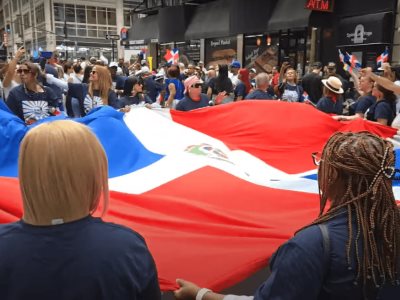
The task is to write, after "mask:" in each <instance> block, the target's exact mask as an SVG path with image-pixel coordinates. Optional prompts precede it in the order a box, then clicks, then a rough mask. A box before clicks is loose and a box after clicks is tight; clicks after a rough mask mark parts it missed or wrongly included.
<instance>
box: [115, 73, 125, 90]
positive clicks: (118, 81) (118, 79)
mask: <svg viewBox="0 0 400 300" xmlns="http://www.w3.org/2000/svg"><path fill="white" fill-rule="evenodd" d="M126 78H127V77H126V76H122V75H116V76H115V77H114V78H113V84H114V83H115V88H116V89H117V90H123V89H124V84H125V80H126Z"/></svg>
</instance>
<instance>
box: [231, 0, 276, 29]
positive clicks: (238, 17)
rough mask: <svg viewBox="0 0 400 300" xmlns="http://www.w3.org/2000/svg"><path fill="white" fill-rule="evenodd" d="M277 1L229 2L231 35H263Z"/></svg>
mask: <svg viewBox="0 0 400 300" xmlns="http://www.w3.org/2000/svg"><path fill="white" fill-rule="evenodd" d="M276 2H277V0H252V1H243V0H231V11H230V13H231V16H230V23H231V24H230V30H231V34H240V33H244V34H250V33H263V32H265V31H266V26H267V24H268V20H269V18H270V16H271V15H272V12H273V10H274V7H275V4H276Z"/></svg>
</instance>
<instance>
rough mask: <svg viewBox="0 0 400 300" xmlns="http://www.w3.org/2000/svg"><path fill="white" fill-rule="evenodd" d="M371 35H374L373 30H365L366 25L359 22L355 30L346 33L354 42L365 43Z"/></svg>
mask: <svg viewBox="0 0 400 300" xmlns="http://www.w3.org/2000/svg"><path fill="white" fill-rule="evenodd" d="M370 36H372V32H371V31H365V28H364V25H362V24H358V25H357V26H356V28H355V30H354V32H352V33H347V34H346V37H347V38H350V39H351V41H352V42H353V43H354V44H363V43H364V41H366V40H367V38H368V37H370Z"/></svg>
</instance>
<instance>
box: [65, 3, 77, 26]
mask: <svg viewBox="0 0 400 300" xmlns="http://www.w3.org/2000/svg"><path fill="white" fill-rule="evenodd" d="M65 19H66V20H67V22H71V23H75V22H76V19H75V6H74V5H73V4H66V5H65Z"/></svg>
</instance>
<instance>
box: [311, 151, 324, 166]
mask: <svg viewBox="0 0 400 300" xmlns="http://www.w3.org/2000/svg"><path fill="white" fill-rule="evenodd" d="M321 156H322V153H321V152H313V153H311V157H312V160H313V163H314V165H316V166H319V165H320V164H321V161H323V159H322V158H321Z"/></svg>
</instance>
